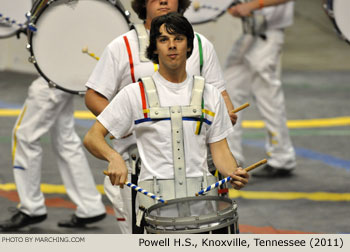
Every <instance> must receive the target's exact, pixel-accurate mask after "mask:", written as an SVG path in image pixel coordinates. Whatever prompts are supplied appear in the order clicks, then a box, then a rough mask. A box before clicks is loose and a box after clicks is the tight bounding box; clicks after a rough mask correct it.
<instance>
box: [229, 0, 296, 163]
mask: <svg viewBox="0 0 350 252" xmlns="http://www.w3.org/2000/svg"><path fill="white" fill-rule="evenodd" d="M293 7H294V2H288V3H285V4H282V5H278V6H272V7H267V8H264V9H262V10H261V11H259V12H260V13H263V14H264V15H265V17H266V19H267V31H266V33H265V34H266V39H263V38H262V37H260V36H255V37H253V36H252V35H250V34H243V35H242V36H241V37H240V38H239V39H238V40H237V41H236V42H235V44H234V46H233V48H232V50H231V53H230V55H229V57H228V59H227V62H226V66H225V70H224V75H225V79H226V83H227V92H228V93H229V95H230V98H231V100H232V102H233V104H234V105H235V106H239V105H241V104H243V103H244V102H246V101H247V99H248V97H249V95H250V94H252V95H253V97H254V99H255V101H256V105H257V107H258V109H259V112H260V114H261V115H262V117H263V120H264V122H265V125H266V127H267V130H268V138H267V141H266V151H267V153H268V155H269V159H268V164H269V165H271V166H273V167H275V168H285V169H293V168H294V167H295V166H296V160H295V152H294V148H293V146H292V143H291V140H290V137H289V133H288V128H287V126H286V122H287V118H286V113H285V105H284V95H283V91H282V83H281V80H280V64H279V63H280V57H281V53H282V45H283V42H284V31H283V29H284V28H285V27H287V26H289V25H291V24H292V22H293ZM240 113H243V111H242V112H240ZM241 123H242V114H240V116H239V117H238V122H237V124H236V125H235V128H234V132H233V134H231V135H230V136H229V138H228V142H229V146H230V149H231V151H232V153H233V154H234V156H235V158H236V159H237V160H238V161H239V162H240V163H242V162H244V157H243V154H242V146H241V144H242V143H241V142H242V128H241Z"/></svg>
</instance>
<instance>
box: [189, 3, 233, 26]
mask: <svg viewBox="0 0 350 252" xmlns="http://www.w3.org/2000/svg"><path fill="white" fill-rule="evenodd" d="M232 2H233V1H232V0H220V1H218V0H193V1H192V4H191V6H190V7H188V9H187V10H186V11H185V13H184V16H185V17H186V18H187V19H188V21H190V23H192V24H202V23H206V22H209V21H213V20H215V19H216V18H218V17H219V16H221V15H222V14H224V13H225V12H226V10H227V8H228V7H229V6H230V5H231V4H232Z"/></svg>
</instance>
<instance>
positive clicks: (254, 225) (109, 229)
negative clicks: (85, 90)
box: [0, 1, 350, 234]
mask: <svg viewBox="0 0 350 252" xmlns="http://www.w3.org/2000/svg"><path fill="white" fill-rule="evenodd" d="M298 2H299V3H301V1H298ZM305 2H306V3H305ZM315 2H316V1H304V3H301V7H298V8H297V11H296V22H295V25H294V26H293V27H291V28H290V29H288V30H287V36H286V44H285V50H284V57H283V75H282V76H283V83H284V93H285V98H286V110H287V116H288V126H289V129H290V134H291V137H292V141H293V144H294V147H295V149H296V153H297V162H298V165H297V169H296V170H295V173H294V174H293V176H292V177H289V178H284V179H257V178H252V179H251V181H250V184H249V185H248V186H247V187H246V188H245V189H244V190H242V191H239V192H237V191H233V190H231V191H230V197H232V198H235V199H236V201H237V203H238V214H239V224H240V232H241V233H253V234H260V233H269V234H275V233H331V234H337V233H350V205H349V204H350V183H349V180H350V112H349V111H350V83H349V82H350V61H349V54H350V46H349V45H347V44H346V43H345V42H344V41H341V40H340V39H338V38H337V37H336V35H335V33H334V31H333V30H332V27H331V24H330V23H329V21H328V20H327V19H326V18H325V17H323V16H322V15H324V13H322V14H320V13H321V12H315V13H318V14H315V15H309V14H307V11H308V10H309V9H311V8H314V7H315V6H313V5H312V3H315ZM318 4H319V3H318ZM299 6H300V5H299ZM311 34H312V36H311ZM35 77H36V76H35V75H30V74H20V73H17V72H9V71H3V72H0V90H1V92H0V125H1V127H0V220H4V219H7V218H8V217H10V216H11V215H12V213H11V209H13V208H14V207H15V206H16V204H17V203H18V196H17V193H16V190H15V185H14V179H13V174H12V168H11V130H12V127H13V125H14V123H15V120H16V116H17V115H18V113H19V109H20V108H21V105H22V104H23V101H24V99H25V97H26V94H27V88H28V86H29V84H30V83H31V81H32V80H33V79H35ZM247 102H250V103H251V106H250V107H249V108H247V109H245V117H244V120H245V123H244V127H245V131H244V132H245V133H244V154H245V156H246V165H250V164H251V163H254V162H256V161H259V160H260V159H262V158H265V157H266V154H265V152H264V148H263V146H264V137H265V129H264V128H263V125H261V121H260V116H259V114H258V111H257V109H256V107H255V105H254V101H252V100H249V101H247ZM75 109H76V110H77V113H76V116H77V118H76V128H77V132H78V133H79V135H80V136H81V137H83V136H84V134H85V133H86V131H87V130H88V128H89V127H90V126H91V124H92V123H93V119H89V118H87V119H86V116H85V115H86V114H84V113H79V112H81V111H86V108H85V106H84V103H83V98H82V97H78V96H76V97H75ZM238 115H239V114H238ZM41 142H42V144H43V148H44V159H43V170H42V183H43V185H42V190H43V192H44V193H45V196H46V205H47V207H48V219H47V220H46V221H45V222H42V223H40V224H37V225H33V226H30V227H27V228H24V229H22V230H20V231H18V232H16V233H58V234H59V233H94V234H110V233H118V232H119V230H118V229H117V227H116V225H115V221H114V217H113V213H112V212H113V211H112V209H111V205H110V203H109V202H108V200H107V198H106V196H105V195H103V200H104V203H105V205H106V207H107V210H108V213H109V215H108V216H107V218H106V219H105V220H103V221H101V222H98V223H96V224H93V225H91V226H89V227H88V228H86V229H77V230H72V229H64V228H59V227H57V221H58V220H61V219H64V218H69V216H70V215H71V214H72V213H73V209H74V207H75V206H74V205H73V204H72V203H71V202H70V200H69V198H68V197H67V195H66V193H65V192H64V188H63V186H62V181H61V179H60V176H59V174H58V169H57V167H56V163H55V162H54V156H53V154H52V151H51V146H50V139H49V136H45V137H43V138H42V139H41ZM87 155H88V158H89V161H90V165H91V169H92V171H93V174H94V177H95V181H96V184H97V185H98V188H99V190H100V191H101V193H103V186H102V182H103V175H102V170H103V169H105V167H106V163H104V162H102V161H99V160H97V159H95V158H93V157H92V156H91V155H89V154H87Z"/></svg>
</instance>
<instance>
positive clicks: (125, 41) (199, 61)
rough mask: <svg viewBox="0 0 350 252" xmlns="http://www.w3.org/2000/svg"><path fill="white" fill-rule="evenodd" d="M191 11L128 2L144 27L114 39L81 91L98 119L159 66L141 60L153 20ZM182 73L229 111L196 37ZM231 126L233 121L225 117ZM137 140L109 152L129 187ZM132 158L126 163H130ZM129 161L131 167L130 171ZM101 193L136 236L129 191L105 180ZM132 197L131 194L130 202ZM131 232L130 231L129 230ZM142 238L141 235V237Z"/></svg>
mask: <svg viewBox="0 0 350 252" xmlns="http://www.w3.org/2000/svg"><path fill="white" fill-rule="evenodd" d="M189 5H190V1H189V0H133V1H132V7H133V9H134V11H135V12H136V13H137V14H138V17H139V18H140V19H141V20H143V21H144V23H143V24H141V25H135V28H136V29H134V30H131V31H130V32H127V33H125V34H124V35H122V36H119V37H118V38H116V39H115V40H114V41H112V42H111V43H110V44H109V45H108V46H107V48H106V49H105V50H104V52H103V54H102V56H101V58H100V60H99V62H98V63H97V66H96V67H95V69H94V71H93V73H92V75H91V76H90V78H89V80H88V82H87V84H86V86H87V87H88V91H87V93H86V96H85V102H86V105H87V107H88V108H89V109H90V110H91V111H92V112H93V113H94V114H95V115H99V114H100V113H101V112H102V111H103V109H104V108H105V107H106V106H107V105H108V103H109V102H110V101H111V100H112V98H113V97H114V96H115V95H116V94H117V93H118V92H119V91H120V90H121V89H122V88H123V87H125V86H126V85H128V84H130V83H133V82H136V81H137V80H138V79H139V78H140V77H143V76H150V75H152V74H153V73H154V72H155V71H157V69H158V65H157V64H154V63H152V62H151V61H150V60H149V59H147V58H146V56H145V51H146V48H147V45H148V43H149V38H148V34H149V29H150V25H151V22H152V20H153V18H155V17H158V16H161V15H165V14H167V13H169V12H179V13H181V14H183V13H184V11H185V10H186V9H187V7H188V6H189ZM187 71H188V72H189V74H191V75H202V76H204V77H205V79H206V81H207V83H208V84H211V85H213V86H215V87H216V88H217V89H218V90H219V92H220V93H221V94H222V96H223V98H224V100H225V103H226V106H227V110H228V111H232V110H233V106H232V103H231V101H230V99H229V97H228V94H227V92H226V90H225V81H224V78H223V74H222V70H221V67H220V64H219V61H218V59H217V56H216V53H215V51H214V48H213V45H212V44H211V43H210V42H209V41H208V40H207V39H206V38H205V37H203V36H202V35H200V34H197V33H196V34H195V40H194V50H193V54H192V56H191V57H190V58H189V59H188V62H187ZM229 114H230V117H231V120H232V122H233V123H235V121H236V118H237V117H236V115H235V114H234V113H232V112H229ZM135 143H136V140H135V137H134V135H130V136H125V137H124V138H122V139H119V140H117V141H115V140H114V141H113V147H114V149H115V150H116V151H118V152H119V153H120V154H121V155H122V156H123V158H124V160H126V161H127V162H126V164H127V165H128V166H130V167H129V173H130V174H129V178H128V180H129V181H132V182H134V183H136V182H137V177H136V176H133V178H131V173H132V174H136V173H137V172H136V171H135V170H132V169H131V167H134V166H135V164H134V163H135V161H137V154H135V153H137V149H136V144H135ZM130 156H131V158H130ZM129 161H130V163H131V164H132V165H129ZM104 185H105V191H106V194H107V196H108V198H109V199H110V200H111V202H112V203H113V205H114V210H115V213H116V218H117V221H118V224H119V227H120V229H121V231H122V233H132V232H134V233H135V232H138V231H137V227H136V226H135V225H132V223H133V224H135V215H133V216H132V212H133V213H134V212H135V211H132V209H134V207H133V206H132V203H131V202H134V200H131V190H130V188H124V189H123V190H120V188H119V187H113V186H112V185H111V182H110V179H109V178H108V177H107V176H106V179H105V184H104ZM135 196H136V193H135V192H134V197H135ZM132 226H133V230H132ZM141 232H142V231H141Z"/></svg>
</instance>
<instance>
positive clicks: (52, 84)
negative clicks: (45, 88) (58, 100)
mask: <svg viewBox="0 0 350 252" xmlns="http://www.w3.org/2000/svg"><path fill="white" fill-rule="evenodd" d="M56 86H57V85H56V84H55V83H53V82H52V81H49V87H50V88H56Z"/></svg>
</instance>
